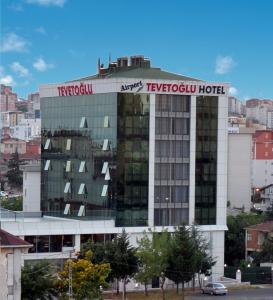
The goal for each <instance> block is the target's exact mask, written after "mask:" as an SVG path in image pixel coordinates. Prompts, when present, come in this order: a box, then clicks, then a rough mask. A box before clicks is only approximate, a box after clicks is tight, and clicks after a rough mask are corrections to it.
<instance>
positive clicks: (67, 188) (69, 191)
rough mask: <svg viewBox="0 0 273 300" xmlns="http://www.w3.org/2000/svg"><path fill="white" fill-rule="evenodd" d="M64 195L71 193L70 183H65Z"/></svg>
mask: <svg viewBox="0 0 273 300" xmlns="http://www.w3.org/2000/svg"><path fill="white" fill-rule="evenodd" d="M64 193H65V194H68V193H71V183H70V182H67V183H66V184H65V187H64Z"/></svg>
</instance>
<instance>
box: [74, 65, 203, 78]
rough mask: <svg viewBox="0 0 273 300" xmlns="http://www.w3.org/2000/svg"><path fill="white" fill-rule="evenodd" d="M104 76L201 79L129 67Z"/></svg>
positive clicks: (95, 76) (94, 76)
mask: <svg viewBox="0 0 273 300" xmlns="http://www.w3.org/2000/svg"><path fill="white" fill-rule="evenodd" d="M100 78H101V77H100V75H98V74H96V75H92V76H87V77H83V78H78V79H75V80H72V81H80V80H92V79H100ZM103 78H140V79H162V80H183V81H201V80H200V79H196V78H191V77H187V76H184V75H179V74H175V73H170V72H166V71H162V70H161V69H160V68H139V67H138V68H127V69H121V70H118V69H117V70H113V71H112V72H110V73H108V74H105V75H104V77H103Z"/></svg>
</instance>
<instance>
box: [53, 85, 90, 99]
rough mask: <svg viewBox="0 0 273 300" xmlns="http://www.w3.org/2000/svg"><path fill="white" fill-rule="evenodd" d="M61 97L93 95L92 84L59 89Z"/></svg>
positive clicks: (60, 87)
mask: <svg viewBox="0 0 273 300" xmlns="http://www.w3.org/2000/svg"><path fill="white" fill-rule="evenodd" d="M57 89H58V92H59V96H79V95H91V94H93V89H92V84H84V83H81V84H73V85H62V86H58V87H57Z"/></svg>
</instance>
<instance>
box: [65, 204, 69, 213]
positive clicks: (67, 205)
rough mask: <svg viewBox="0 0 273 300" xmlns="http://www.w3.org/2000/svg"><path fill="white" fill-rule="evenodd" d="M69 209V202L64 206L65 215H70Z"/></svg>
mask: <svg viewBox="0 0 273 300" xmlns="http://www.w3.org/2000/svg"><path fill="white" fill-rule="evenodd" d="M69 211H70V204H69V203H67V204H66V205H65V208H64V215H68V213H69Z"/></svg>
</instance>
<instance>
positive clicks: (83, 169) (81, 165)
mask: <svg viewBox="0 0 273 300" xmlns="http://www.w3.org/2000/svg"><path fill="white" fill-rule="evenodd" d="M85 171H86V166H85V161H81V163H80V167H79V173H84V172H85Z"/></svg>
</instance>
